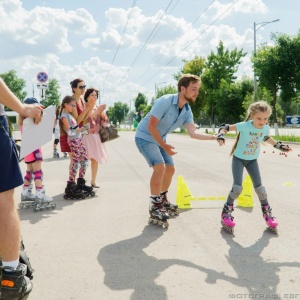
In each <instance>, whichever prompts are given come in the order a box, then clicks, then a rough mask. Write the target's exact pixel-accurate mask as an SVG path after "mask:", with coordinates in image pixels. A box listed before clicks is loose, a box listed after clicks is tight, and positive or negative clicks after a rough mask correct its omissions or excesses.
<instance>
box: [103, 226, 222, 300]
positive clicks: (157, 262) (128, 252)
mask: <svg viewBox="0 0 300 300" xmlns="http://www.w3.org/2000/svg"><path fill="white" fill-rule="evenodd" d="M164 232H165V230H163V229H162V228H157V226H153V225H147V226H146V227H145V228H144V230H143V232H142V234H141V235H139V236H137V237H134V238H131V239H128V240H124V241H120V242H117V243H115V244H110V245H108V246H105V247H104V248H102V249H101V250H100V252H99V255H98V261H99V264H100V265H101V266H102V267H103V270H104V272H105V278H104V284H105V285H106V286H108V287H109V288H110V289H112V290H115V291H122V290H128V289H133V290H134V292H133V293H132V295H131V298H130V299H131V300H137V299H160V300H165V299H168V296H167V291H166V289H165V287H164V286H161V285H158V284H157V283H156V282H155V280H156V279H157V278H158V276H159V275H160V273H161V272H163V271H164V270H166V269H167V268H169V267H171V266H173V265H180V266H184V267H188V268H194V269H197V270H199V271H201V272H205V273H207V282H209V283H216V279H217V278H218V277H219V275H218V273H217V272H216V271H214V270H211V269H206V268H204V267H201V266H198V265H196V264H193V263H191V262H188V261H185V260H180V259H157V258H156V257H154V256H149V255H147V254H146V253H145V252H144V251H143V249H145V248H147V247H148V246H149V245H150V244H151V243H153V242H154V241H155V240H157V239H159V238H160V237H161V236H162V235H163V233H164Z"/></svg>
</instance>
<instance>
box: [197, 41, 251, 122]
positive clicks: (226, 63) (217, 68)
mask: <svg viewBox="0 0 300 300" xmlns="http://www.w3.org/2000/svg"><path fill="white" fill-rule="evenodd" d="M244 56H246V53H244V52H243V51H242V50H237V48H235V49H234V50H232V51H229V50H228V49H225V48H224V45H223V42H222V41H220V42H219V45H218V47H217V52H216V53H214V52H213V51H212V52H211V53H210V55H208V57H207V61H206V64H205V71H204V73H203V75H202V82H203V89H204V91H205V95H206V101H207V107H206V112H207V113H208V114H209V115H210V116H211V122H212V123H214V122H215V119H216V117H218V115H217V107H216V106H217V99H218V97H220V95H223V96H225V92H226V90H224V84H225V82H226V83H227V88H228V87H229V85H230V84H232V83H233V82H234V80H235V79H236V77H235V73H236V72H237V70H238V67H239V65H240V64H241V59H242V57H244ZM222 82H223V86H222V87H221V83H222ZM228 91H229V92H230V93H231V96H230V98H231V101H232V100H233V98H234V96H233V94H232V91H233V90H232V89H231V88H230V89H229V90H228Z"/></svg>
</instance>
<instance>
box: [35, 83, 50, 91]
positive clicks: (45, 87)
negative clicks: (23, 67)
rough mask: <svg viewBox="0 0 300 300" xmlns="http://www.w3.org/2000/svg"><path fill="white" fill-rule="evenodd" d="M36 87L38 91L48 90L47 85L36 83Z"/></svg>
mask: <svg viewBox="0 0 300 300" xmlns="http://www.w3.org/2000/svg"><path fill="white" fill-rule="evenodd" d="M36 87H37V88H38V89H42V90H46V89H47V88H48V83H37V84H36Z"/></svg>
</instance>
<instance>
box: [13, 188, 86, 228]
mask: <svg viewBox="0 0 300 300" xmlns="http://www.w3.org/2000/svg"><path fill="white" fill-rule="evenodd" d="M63 195H64V193H63V194H58V195H56V196H52V198H53V203H55V204H56V207H55V208H54V209H46V210H43V211H37V212H34V211H33V208H32V207H29V208H23V209H20V208H18V212H19V216H20V220H22V221H23V220H28V221H30V223H31V224H35V223H37V222H39V221H40V220H42V219H44V218H49V217H50V216H51V215H53V214H56V213H57V211H58V210H63V208H64V207H66V206H69V205H73V204H74V203H75V202H77V201H85V200H87V199H90V198H86V199H84V200H65V199H64V197H63Z"/></svg>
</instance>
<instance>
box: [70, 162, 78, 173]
mask: <svg viewBox="0 0 300 300" xmlns="http://www.w3.org/2000/svg"><path fill="white" fill-rule="evenodd" d="M79 166H80V164H79V162H77V161H76V162H75V161H73V163H72V165H71V170H72V171H73V172H77V170H78V168H79Z"/></svg>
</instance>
